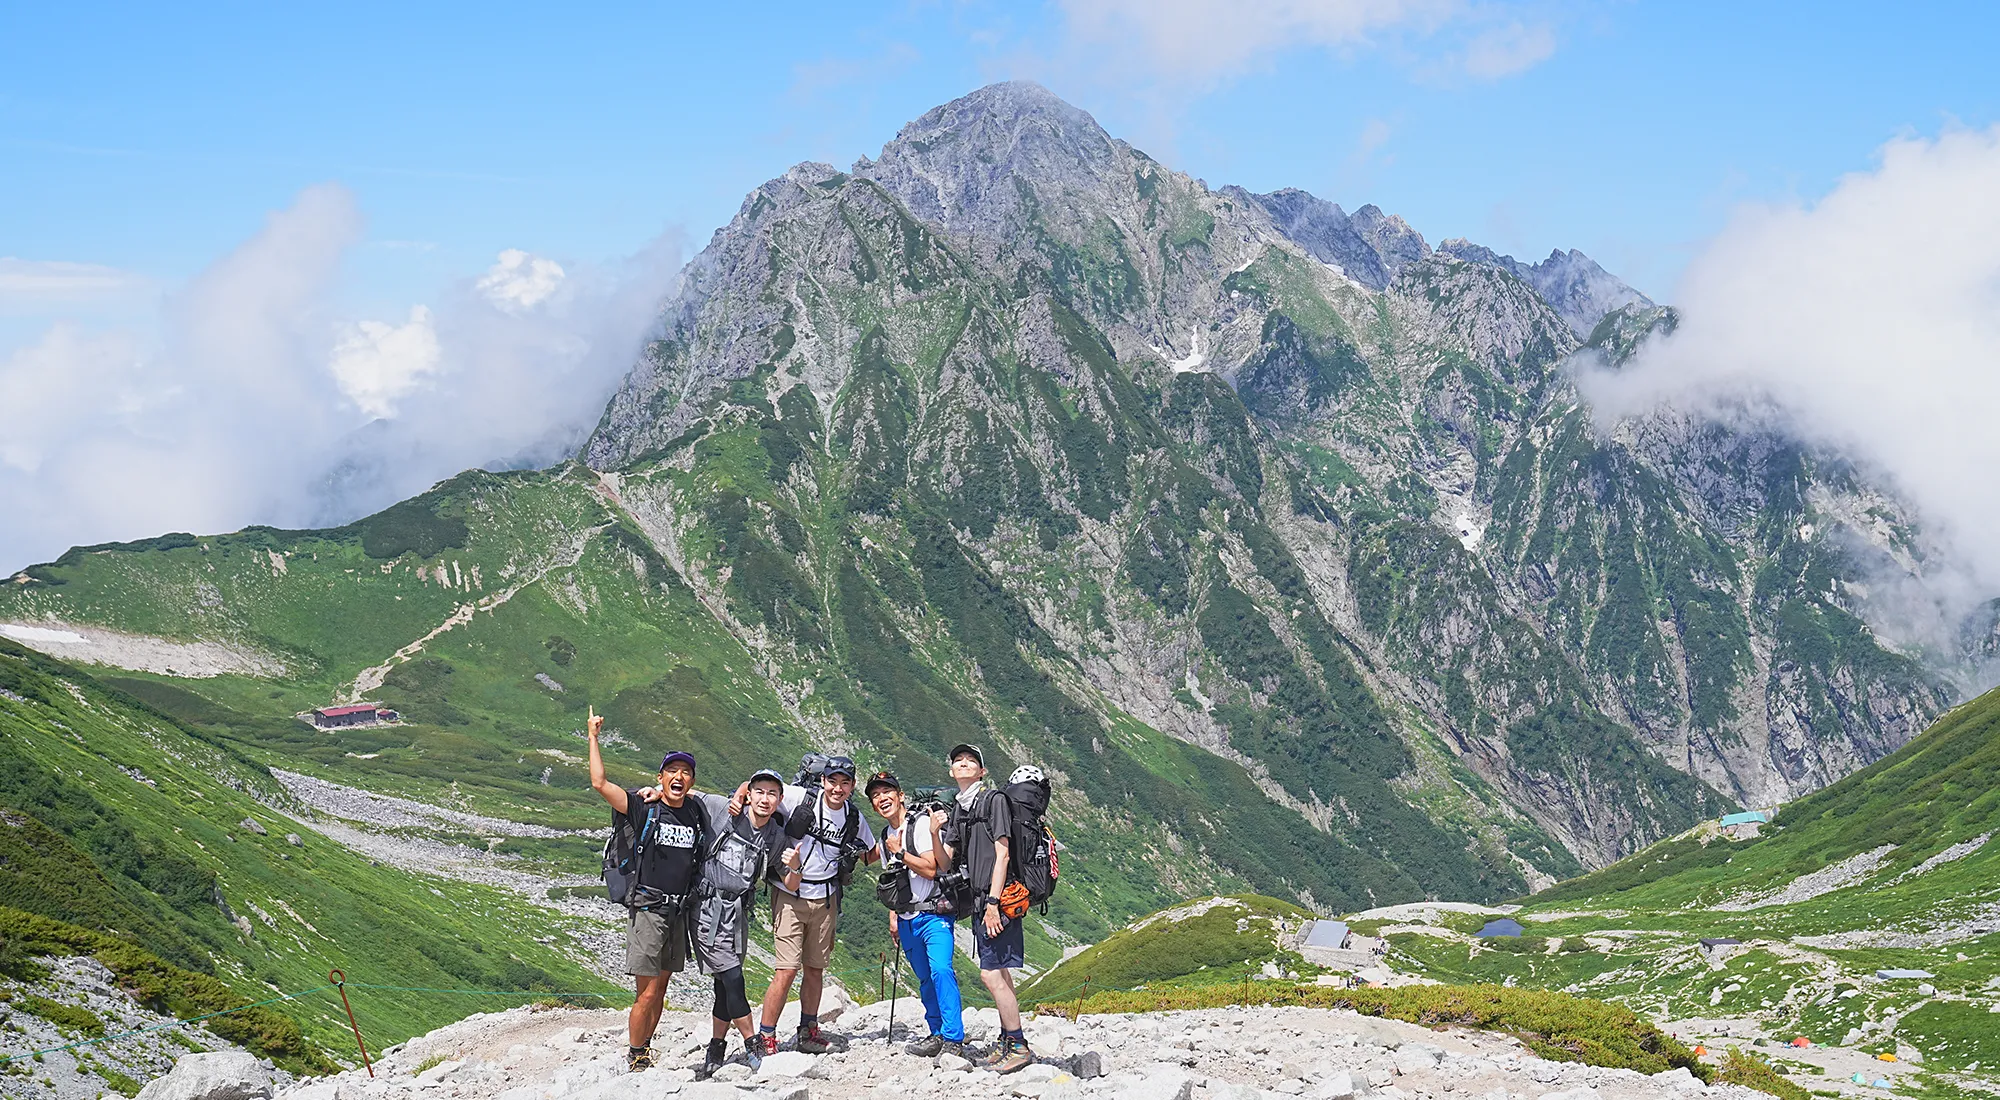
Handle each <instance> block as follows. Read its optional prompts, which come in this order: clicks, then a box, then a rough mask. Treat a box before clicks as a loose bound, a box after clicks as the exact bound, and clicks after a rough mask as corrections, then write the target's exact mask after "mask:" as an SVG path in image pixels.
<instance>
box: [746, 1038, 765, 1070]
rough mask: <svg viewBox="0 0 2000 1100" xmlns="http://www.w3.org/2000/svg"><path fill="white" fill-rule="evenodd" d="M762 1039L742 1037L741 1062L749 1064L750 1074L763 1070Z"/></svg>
mask: <svg viewBox="0 0 2000 1100" xmlns="http://www.w3.org/2000/svg"><path fill="white" fill-rule="evenodd" d="M764 1049H765V1048H764V1037H763V1036H762V1035H745V1036H744V1037H743V1060H744V1061H746V1062H748V1063H750V1072H752V1073H755V1072H757V1071H758V1070H760V1069H763V1068H764Z"/></svg>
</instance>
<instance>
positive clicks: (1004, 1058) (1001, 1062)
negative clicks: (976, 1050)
mask: <svg viewBox="0 0 2000 1100" xmlns="http://www.w3.org/2000/svg"><path fill="white" fill-rule="evenodd" d="M1034 1064H1035V1052H1034V1051H1032V1050H1029V1049H1028V1044H1026V1043H1024V1042H1022V1041H1021V1040H1019V1039H1007V1040H1003V1041H1002V1042H1001V1044H1000V1057H998V1058H997V1059H995V1060H994V1062H993V1064H992V1065H989V1066H987V1067H986V1068H987V1069H990V1070H992V1071H993V1072H995V1073H999V1074H1008V1073H1019V1072H1020V1071H1022V1070H1024V1069H1027V1068H1028V1067H1029V1066H1032V1065H1034Z"/></svg>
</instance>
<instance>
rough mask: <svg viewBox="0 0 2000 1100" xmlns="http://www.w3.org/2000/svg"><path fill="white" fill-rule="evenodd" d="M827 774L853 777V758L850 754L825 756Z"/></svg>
mask: <svg viewBox="0 0 2000 1100" xmlns="http://www.w3.org/2000/svg"><path fill="white" fill-rule="evenodd" d="M826 774H827V775H844V776H846V777H847V778H849V779H853V778H854V758H853V757H851V756H829V757H827V758H826Z"/></svg>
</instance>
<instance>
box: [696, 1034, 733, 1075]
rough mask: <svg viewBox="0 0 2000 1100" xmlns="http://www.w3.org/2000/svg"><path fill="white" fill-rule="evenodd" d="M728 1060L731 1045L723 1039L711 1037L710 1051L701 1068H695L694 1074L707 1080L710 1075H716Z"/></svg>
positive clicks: (709, 1042)
mask: <svg viewBox="0 0 2000 1100" xmlns="http://www.w3.org/2000/svg"><path fill="white" fill-rule="evenodd" d="M728 1060H729V1045H728V1044H727V1043H725V1042H723V1041H722V1040H721V1039H710V1040H709V1041H708V1053H707V1054H706V1055H705V1056H704V1057H703V1058H702V1060H701V1068H700V1069H698V1070H695V1071H694V1075H695V1076H696V1077H698V1078H700V1079H701V1080H704V1081H706V1080H708V1079H709V1078H710V1077H713V1076H715V1071H716V1070H719V1069H721V1068H722V1063H724V1062H726V1061H728Z"/></svg>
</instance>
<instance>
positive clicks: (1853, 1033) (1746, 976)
mask: <svg viewBox="0 0 2000 1100" xmlns="http://www.w3.org/2000/svg"><path fill="white" fill-rule="evenodd" d="M1995 833H2000V691H1995V692H1989V693H1988V694H1986V695H1984V696H1981V697H1979V698H1977V699H1974V700H1972V701H1971V702H1968V703H1965V704H1963V705H1962V706H1959V707H1957V708H1955V709H1954V710H1952V711H1950V712H1949V713H1947V714H1946V715H1945V716H1944V717H1943V718H1941V719H1940V720H1939V721H1938V722H1937V723H1936V724H1935V725H1934V726H1933V727H1932V728H1931V729H1930V730H1928V731H1927V732H1925V733H1924V734H1922V735H1921V736H1920V737H1918V738H1917V739H1916V740H1915V741H1913V742H1911V743H1910V744H1909V745H1907V746H1906V747H1904V748H1903V749H1902V750H1900V751H1899V752H1897V753H1895V754H1894V755H1892V756H1890V757H1888V758H1886V759H1884V760H1881V761H1879V762H1877V763H1876V764H1874V765H1872V766H1870V767H1868V768H1866V769H1864V770H1862V771H1860V772H1858V773H1856V774H1854V775H1852V776H1849V777H1848V778H1846V779H1844V780H1841V781H1840V782H1838V783H1835V784H1833V785H1832V786H1830V787H1827V788H1826V789H1824V790H1822V791H1820V792H1818V793H1816V794H1814V795H1811V796H1809V797H1807V798H1804V799H1801V800H1799V801H1798V802H1795V803H1792V804H1790V805H1787V806H1785V807H1784V808H1783V809H1782V810H1781V811H1780V812H1779V814H1778V816H1777V819H1776V821H1775V823H1774V825H1773V826H1770V827H1767V828H1766V829H1765V830H1764V832H1763V835H1761V836H1760V837H1758V838H1756V839H1750V840H1731V839H1728V838H1726V837H1722V836H1719V835H1716V833H1715V832H1714V831H1713V830H1698V831H1697V832H1696V833H1693V834H1690V835H1687V836H1683V837H1680V838H1676V839H1674V840H1671V841H1667V842H1664V843H1661V844H1659V845H1655V846H1654V847H1652V848H1649V849H1647V850H1646V851H1643V852H1641V853H1639V854H1637V855H1635V856H1632V857H1630V858H1628V859H1625V860H1623V861H1620V862H1618V863H1615V864H1612V865H1611V866H1609V867H1606V868H1604V869H1602V870H1599V871H1596V872H1594V873H1592V874H1589V875H1584V876H1581V877H1579V878H1576V879H1572V880H1570V881H1568V882H1565V883H1563V884H1561V885H1559V886H1557V887H1555V888H1554V889H1551V890H1548V891H1545V892H1543V893H1541V894H1537V895H1535V896H1534V897H1532V898H1529V899H1524V900H1525V902H1526V904H1525V907H1524V908H1523V910H1522V912H1521V913H1520V914H1519V916H1520V919H1522V920H1523V922H1524V923H1525V924H1526V925H1527V928H1528V933H1529V934H1528V936H1526V937H1524V938H1522V939H1520V940H1514V941H1488V942H1485V943H1477V944H1475V943H1473V942H1471V941H1470V940H1468V939H1464V938H1458V939H1446V938H1440V937H1435V936H1420V935H1392V937H1391V942H1392V944H1393V945H1394V948H1395V951H1394V954H1393V956H1392V961H1394V962H1396V963H1397V964H1398V965H1400V966H1403V967H1406V968H1412V969H1416V970H1418V971H1419V972H1422V973H1425V974H1428V975H1430V976H1433V977H1437V978H1440V979H1444V980H1451V981H1488V982H1491V981H1503V980H1504V981H1513V982H1516V983H1518V984H1521V985H1526V986H1536V987H1544V988H1554V989H1562V990H1567V991H1570V992H1580V993H1585V994H1588V995H1591V996H1597V997H1605V998H1609V999H1615V1000H1619V1001H1623V1002H1625V1003H1628V1004H1631V1005H1633V1006H1635V1007H1639V1008H1643V1009H1645V1010H1647V1011H1650V1012H1653V1013H1656V1014H1659V1015H1662V1016H1669V1017H1692V1016H1704V1017H1729V1016H1736V1017H1748V1018H1751V1019H1754V1020H1756V1021H1757V1022H1758V1023H1759V1024H1760V1025H1761V1026H1762V1028H1763V1029H1764V1031H1765V1033H1766V1034H1769V1035H1771V1036H1773V1037H1776V1038H1787V1039H1788V1038H1790V1037H1791V1036H1792V1035H1795V1034H1805V1035H1807V1036H1809V1037H1811V1038H1813V1039H1815V1040H1816V1041H1817V1042H1820V1043H1822V1044H1826V1043H1845V1044H1846V1045H1853V1046H1858V1047H1860V1048H1861V1049H1863V1050H1866V1051H1869V1052H1878V1051H1879V1052H1889V1053H1894V1052H1895V1051H1896V1050H1897V1048H1898V1045H1899V1044H1903V1045H1906V1046H1908V1047H1914V1048H1915V1049H1916V1050H1917V1051H1918V1052H1920V1053H1921V1054H1922V1055H1923V1056H1924V1059H1925V1066H1926V1067H1927V1069H1929V1070H1931V1071H1932V1072H1933V1074H1934V1075H1937V1074H1942V1076H1934V1079H1933V1084H1934V1085H1936V1086H1937V1087H1952V1084H1951V1083H1952V1082H1953V1081H1955V1080H1958V1078H1957V1077H1954V1076H1953V1075H1971V1076H1972V1077H1975V1078H1979V1079H1985V1080H1989V1081H1990V1080H1991V1078H1992V1071H1993V1070H1994V1069H1995V1068H1996V1067H2000V844H1995V843H1990V842H1987V838H1989V837H1991V836H1992V835H1993V834H1995ZM1843 870H1844V873H1843ZM1816 879H1819V880H1821V881H1820V886H1821V887H1823V888H1825V889H1824V892H1818V893H1817V894H1816V896H1806V895H1807V894H1808V893H1812V891H1810V890H1808V889H1806V887H1807V886H1809V885H1810V884H1812V883H1813V882H1814V881H1815V880H1816ZM1787 888H1789V889H1790V892H1789V893H1783V892H1782V891H1785V890H1786V889H1787ZM1764 900H1768V901H1770V902H1771V903H1770V904H1761V905H1755V907H1750V906H1752V905H1753V903H1756V902H1759V901H1764ZM1475 923H1476V922H1475ZM1467 927H1468V929H1469V927H1470V926H1469V925H1468V926H1467ZM1704 937H1734V938H1736V939H1739V940H1741V941H1743V945H1744V946H1743V947H1741V948H1739V949H1737V951H1736V952H1735V953H1734V954H1733V955H1732V956H1731V957H1729V958H1728V960H1727V961H1726V963H1724V964H1722V965H1711V964H1710V963H1709V962H1708V961H1707V960H1706V959H1705V958H1704V956H1703V953H1702V951H1701V949H1700V948H1699V947H1698V946H1697V941H1698V940H1699V939H1701V938H1704ZM1884 968H1908V969H1919V970H1927V971H1930V972H1931V973H1932V974H1933V975H1934V977H1932V978H1931V979H1929V980H1928V981H1927V982H1926V983H1923V984H1926V985H1928V986H1929V988H1930V989H1931V990H1932V991H1931V992H1925V991H1924V990H1922V989H1920V988H1919V984H1920V983H1919V982H1918V981H1916V980H1884V979H1877V978H1875V977H1874V973H1875V971H1876V970H1878V969H1884ZM1849 1040H1851V1042H1850V1041H1849ZM1982 1074H1983V1077H1981V1076H1980V1075H1982ZM1959 1083H1961V1084H1963V1083H1964V1082H1963V1081H1960V1082H1959Z"/></svg>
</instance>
